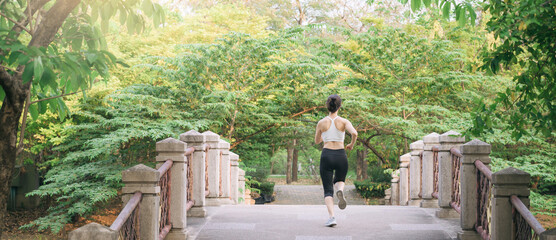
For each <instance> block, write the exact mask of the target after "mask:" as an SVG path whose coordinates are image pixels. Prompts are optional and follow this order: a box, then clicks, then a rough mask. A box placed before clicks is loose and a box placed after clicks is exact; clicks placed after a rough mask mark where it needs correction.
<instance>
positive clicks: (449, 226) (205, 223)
mask: <svg viewBox="0 0 556 240" xmlns="http://www.w3.org/2000/svg"><path fill="white" fill-rule="evenodd" d="M335 210H336V211H335V212H336V219H337V222H338V225H337V226H336V227H333V228H330V227H325V226H324V223H325V222H326V220H327V219H328V214H327V212H326V208H325V207H324V205H321V206H316V205H251V206H249V205H236V206H221V207H207V217H205V218H188V220H187V224H188V228H187V231H188V234H189V237H188V239H199V240H209V239H210V240H214V239H226V240H234V239H237V240H240V239H241V240H259V239H265V240H266V239H269V240H274V239H276V240H356V239H379V240H383V239H384V240H388V239H396V240H400V239H401V240H403V239H408V240H409V239H411V240H443V239H455V237H456V231H458V230H459V228H458V225H459V219H450V220H441V219H437V218H435V217H434V211H435V210H436V209H424V208H418V207H408V206H403V207H400V206H361V205H355V206H354V205H348V207H347V208H346V209H345V210H339V209H338V208H337V207H336V209H335Z"/></svg>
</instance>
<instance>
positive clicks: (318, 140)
mask: <svg viewBox="0 0 556 240" xmlns="http://www.w3.org/2000/svg"><path fill="white" fill-rule="evenodd" d="M320 125H321V122H320V121H319V123H318V124H317V129H316V130H315V144H319V143H321V142H322V136H321V134H322V131H321V130H320Z"/></svg>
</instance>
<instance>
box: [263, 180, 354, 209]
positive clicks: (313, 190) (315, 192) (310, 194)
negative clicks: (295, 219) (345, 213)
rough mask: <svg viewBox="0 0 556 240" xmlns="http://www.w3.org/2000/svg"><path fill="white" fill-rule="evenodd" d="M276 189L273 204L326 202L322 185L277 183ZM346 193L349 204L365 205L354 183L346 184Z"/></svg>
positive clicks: (319, 203) (320, 203) (315, 203)
mask: <svg viewBox="0 0 556 240" xmlns="http://www.w3.org/2000/svg"><path fill="white" fill-rule="evenodd" d="M274 191H275V192H276V200H275V201H274V202H272V203H270V204H273V205H323V204H324V200H323V196H324V191H323V188H322V186H321V185H276V186H274ZM344 193H345V197H346V201H347V202H348V205H365V199H364V198H362V197H360V196H359V194H358V193H357V192H356V191H355V186H354V185H346V186H345V187H344ZM334 197H335V196H334ZM336 202H337V201H336Z"/></svg>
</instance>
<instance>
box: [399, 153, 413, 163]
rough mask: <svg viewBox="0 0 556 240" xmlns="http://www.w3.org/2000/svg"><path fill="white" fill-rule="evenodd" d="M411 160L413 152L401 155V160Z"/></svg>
mask: <svg viewBox="0 0 556 240" xmlns="http://www.w3.org/2000/svg"><path fill="white" fill-rule="evenodd" d="M410 160H411V153H406V154H404V155H401V156H400V162H409V161H410Z"/></svg>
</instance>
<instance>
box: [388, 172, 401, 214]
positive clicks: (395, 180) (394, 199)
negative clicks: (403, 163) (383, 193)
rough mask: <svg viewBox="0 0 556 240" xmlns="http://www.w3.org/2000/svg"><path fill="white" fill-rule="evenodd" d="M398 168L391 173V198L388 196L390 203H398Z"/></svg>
mask: <svg viewBox="0 0 556 240" xmlns="http://www.w3.org/2000/svg"><path fill="white" fill-rule="evenodd" d="M399 174H400V173H399V170H396V171H394V172H393V173H392V180H391V181H390V182H391V185H390V186H391V187H390V189H391V190H390V191H391V194H392V195H391V198H390V205H400V187H399V182H400V177H399Z"/></svg>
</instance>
